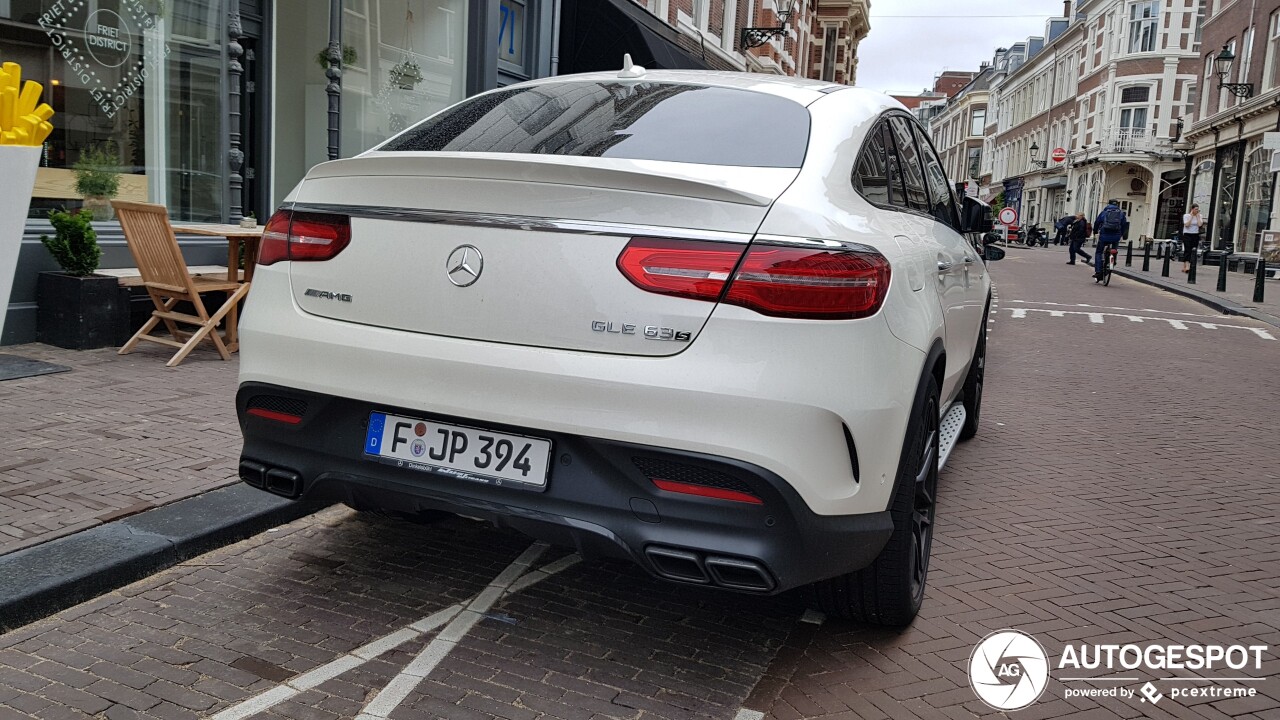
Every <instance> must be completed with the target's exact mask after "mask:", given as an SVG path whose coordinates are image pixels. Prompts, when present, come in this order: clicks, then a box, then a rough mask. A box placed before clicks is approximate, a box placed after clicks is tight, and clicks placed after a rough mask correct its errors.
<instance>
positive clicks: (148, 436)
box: [0, 345, 240, 554]
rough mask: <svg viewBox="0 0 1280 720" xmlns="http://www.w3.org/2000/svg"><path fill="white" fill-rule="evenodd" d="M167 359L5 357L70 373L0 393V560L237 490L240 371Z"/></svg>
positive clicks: (203, 357) (28, 348)
mask: <svg viewBox="0 0 1280 720" xmlns="http://www.w3.org/2000/svg"><path fill="white" fill-rule="evenodd" d="M164 350H165V349H164V348H160V347H143V348H140V349H139V350H138V351H137V352H134V353H132V354H130V355H125V356H118V355H116V351H115V349H113V348H104V349H102V350H89V351H84V352H76V351H72V350H62V349H59V348H55V347H51V346H48V345H19V346H16V347H5V348H4V351H5V352H6V353H10V354H13V355H19V356H22V357H25V358H29V359H32V360H43V361H45V362H51V363H55V364H59V365H66V366H70V367H71V368H72V371H71V372H64V373H59V374H56V375H41V376H37V377H31V378H22V379H18V380H6V381H4V382H0V407H3V408H4V412H3V413H0V554H3V553H7V552H11V551H13V550H17V549H18V548H22V547H26V546H28V545H34V544H36V543H40V542H44V541H46V540H51V539H53V538H55V537H58V536H60V535H65V534H67V533H70V532H75V531H77V530H83V529H85V528H87V527H92V526H94V525H97V524H99V523H102V522H105V521H109V520H111V519H114V518H117V517H121V516H123V515H129V514H132V513H135V512H141V511H143V510H146V509H148V508H151V507H155V506H158V505H164V504H166V503H170V502H173V501H174V500H180V499H182V498H184V497H189V496H191V495H195V494H197V493H201V492H205V491H207V490H212V489H214V488H216V487H221V486H223V485H227V484H229V483H232V482H236V481H237V479H236V477H235V464H236V459H237V458H238V457H239V456H240V431H239V428H238V427H237V426H236V421H235V406H234V397H235V378H236V365H237V362H236V360H235V359H234V358H233V359H232V361H231V362H223V361H222V360H220V359H218V356H217V355H216V354H214V353H213V352H206V351H200V352H196V353H194V354H193V355H192V356H191V359H190V360H189V361H188V362H186V363H184V364H183V365H182V366H181V367H178V368H166V367H165V366H164V360H165V357H166V355H165V352H164Z"/></svg>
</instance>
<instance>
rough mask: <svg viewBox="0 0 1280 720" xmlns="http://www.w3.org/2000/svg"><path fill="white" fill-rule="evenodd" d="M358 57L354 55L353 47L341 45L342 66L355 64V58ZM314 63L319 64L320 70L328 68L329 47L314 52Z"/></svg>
mask: <svg viewBox="0 0 1280 720" xmlns="http://www.w3.org/2000/svg"><path fill="white" fill-rule="evenodd" d="M358 59H359V57H358V56H357V55H356V49H355V47H353V46H351V45H343V46H342V64H343V66H344V67H345V66H347V65H355V64H356V60H358ZM316 64H317V65H319V66H320V69H321V70H328V69H329V48H325V49H323V50H321V51H320V52H318V53H316Z"/></svg>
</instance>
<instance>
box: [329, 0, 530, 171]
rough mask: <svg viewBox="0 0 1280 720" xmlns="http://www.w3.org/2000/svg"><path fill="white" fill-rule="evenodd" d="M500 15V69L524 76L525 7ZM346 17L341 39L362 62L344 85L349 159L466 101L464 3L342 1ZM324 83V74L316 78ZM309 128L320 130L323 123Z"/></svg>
mask: <svg viewBox="0 0 1280 720" xmlns="http://www.w3.org/2000/svg"><path fill="white" fill-rule="evenodd" d="M499 11H500V20H502V25H501V27H500V29H499V32H500V35H501V41H502V42H501V47H499V48H497V51H498V53H499V61H500V63H499V64H500V65H501V66H502V67H504V68H506V69H510V68H513V67H514V68H523V64H524V61H523V58H524V55H525V45H526V42H525V36H524V35H525V33H524V29H525V17H526V16H527V13H526V10H525V3H523V2H520V1H519V0H502V1H501V3H500V6H499ZM343 13H344V15H343V34H344V37H345V38H346V42H348V43H349V44H351V45H352V46H353V47H354V49H355V54H356V58H357V59H356V62H354V63H351V68H350V69H349V70H348V71H346V72H344V73H343V77H342V146H341V147H342V154H343V155H344V156H351V155H356V154H358V153H361V152H364V151H365V150H368V149H369V148H371V147H373V146H375V145H377V144H379V143H381V142H383V141H384V140H386V139H387V138H389V137H391V136H392V135H395V134H396V133H398V132H401V131H402V130H405V129H406V128H408V127H410V126H412V125H413V124H415V123H417V122H418V121H420V120H422V119H423V118H426V117H427V116H429V115H433V114H435V113H436V112H437V111H439V110H443V109H444V108H446V107H448V106H449V105H452V104H453V103H455V102H457V101H458V100H461V99H462V98H463V97H464V96H465V87H464V85H465V79H466V62H465V58H466V54H465V42H466V39H465V31H466V22H467V4H466V2H465V0H407V1H406V0H344V8H343ZM517 61H518V62H517ZM323 80H324V77H323V73H322V74H321V75H320V77H318V78H315V81H316V82H317V83H320V82H323ZM319 90H320V92H321V93H323V86H321V87H320V88H319ZM309 122H318V123H321V124H323V123H325V118H324V117H318V118H314V119H313V120H309Z"/></svg>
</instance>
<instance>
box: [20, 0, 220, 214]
mask: <svg viewBox="0 0 1280 720" xmlns="http://www.w3.org/2000/svg"><path fill="white" fill-rule="evenodd" d="M224 37H226V12H225V8H224V6H223V3H221V2H218V1H217V0H170V1H168V2H157V1H156V0H86V1H76V0H7V1H6V2H2V3H0V59H3V60H5V61H13V62H17V63H20V64H21V65H22V67H23V75H24V79H28V80H35V81H37V82H39V83H41V84H42V85H43V86H44V94H43V96H42V97H43V100H44V101H45V102H48V103H49V104H50V105H51V106H52V107H53V109H54V111H55V113H57V114H56V115H55V116H54V132H53V134H52V135H51V136H50V137H49V139H48V141H47V142H46V143H45V147H44V155H43V157H42V159H41V163H40V164H41V167H40V170H39V175H38V177H37V180H36V192H35V197H34V198H33V200H32V203H31V214H32V216H33V217H43V216H44V215H45V214H46V213H47V212H48V211H49V210H50V209H54V208H64V207H65V208H77V207H81V206H82V205H83V202H84V198H83V197H82V196H81V195H80V194H79V193H77V192H76V189H75V173H74V167H75V165H76V163H77V162H81V161H83V160H86V159H88V158H92V157H95V156H97V157H99V158H105V159H104V160H102V162H104V163H105V164H106V165H107V167H109V168H111V169H114V170H115V171H117V172H119V173H120V174H121V182H120V190H119V194H118V195H117V196H116V197H117V198H118V199H122V200H144V201H150V202H157V203H162V204H164V205H166V206H168V208H169V211H170V215H171V216H172V217H174V218H175V219H180V220H221V219H222V215H223V211H224V204H225V201H224V196H225V193H224V189H225V187H226V176H227V170H226V162H225V155H224V153H223V152H222V139H223V138H225V137H226V132H225V128H224V120H223V112H222V108H223V106H224V98H225V92H224V87H223V82H222V70H223V68H224V67H225V53H226V48H225V46H224V43H223V42H222V38H224Z"/></svg>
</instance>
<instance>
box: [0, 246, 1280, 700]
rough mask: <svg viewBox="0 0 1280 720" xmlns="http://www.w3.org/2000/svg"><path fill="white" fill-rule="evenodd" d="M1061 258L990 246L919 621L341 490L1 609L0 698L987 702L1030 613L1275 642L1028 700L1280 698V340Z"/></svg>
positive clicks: (1074, 633) (1144, 636) (1109, 637)
mask: <svg viewBox="0 0 1280 720" xmlns="http://www.w3.org/2000/svg"><path fill="white" fill-rule="evenodd" d="M1062 263H1063V258H1061V257H1060V256H1059V253H1056V252H1049V251H1042V250H1021V249H1016V248H1015V249H1012V250H1011V251H1010V254H1009V257H1008V258H1007V259H1006V260H1005V261H1003V262H1002V263H1000V264H998V265H996V266H995V267H994V269H993V274H994V276H995V278H996V281H997V283H998V287H997V292H998V294H999V303H998V307H997V308H996V309H995V310H994V312H993V314H994V317H995V319H994V321H993V323H992V324H991V328H992V331H991V337H990V339H991V348H990V363H989V369H988V389H987V394H986V400H985V407H984V410H983V428H982V430H981V432H980V433H979V435H978V437H977V438H975V439H974V440H973V441H971V442H969V443H967V444H964V445H961V446H960V447H959V448H958V449H957V450H956V452H955V453H954V454H953V455H952V459H951V463H950V465H949V466H948V469H947V470H946V471H945V472H944V473H943V475H942V478H941V481H940V516H939V525H938V534H937V536H936V538H935V541H934V556H933V565H932V572H931V574H930V585H929V591H928V597H927V599H926V602H925V607H924V610H923V611H922V614H921V616H920V617H919V618H918V619H917V620H916V622H915V624H914V625H913V626H912V627H911V628H909V629H908V630H906V631H903V632H888V631H883V630H872V629H868V628H864V627H858V626H853V625H850V624H847V623H841V622H838V621H835V620H830V619H829V620H827V621H826V622H825V623H824V624H821V625H815V624H812V623H809V622H802V621H800V618H801V615H802V613H803V612H804V611H805V605H804V602H803V598H802V597H798V596H786V597H782V598H774V599H760V598H752V597H744V596H738V595H730V594H725V593H719V592H711V591H700V590H697V589H692V588H687V587H682V586H676V585H671V584H667V583H662V582H657V581H654V580H651V579H649V578H648V577H646V576H645V575H643V574H642V573H641V572H639V571H638V570H637V569H635V568H633V567H630V566H628V565H625V564H615V563H601V562H582V563H575V562H574V560H575V556H571V555H566V554H565V553H566V551H565V550H561V549H555V548H551V549H548V550H546V551H545V553H544V554H542V555H541V557H538V558H536V559H531V560H529V563H530V565H531V568H532V569H530V568H526V567H525V566H524V565H521V564H519V562H518V558H522V557H523V558H528V557H530V553H531V551H530V546H531V542H530V541H529V540H527V539H524V538H522V537H520V536H516V535H511V534H507V533H503V532H498V531H495V530H492V529H489V528H487V527H485V526H483V525H481V524H479V523H475V522H473V521H469V520H464V519H450V520H446V521H442V522H440V523H437V524H435V525H430V526H424V525H413V524H408V523H404V522H401V521H395V520H391V519H387V518H383V517H379V516H366V515H362V514H358V513H354V512H351V511H349V510H346V509H330V510H326V511H324V512H321V513H319V514H317V515H313V516H311V517H309V518H305V519H303V520H300V521H297V522H295V523H292V524H290V525H287V526H284V527H282V528H279V529H278V530H276V531H273V532H267V533H262V534H260V535H258V536H256V537H254V538H252V539H250V540H247V541H244V542H241V543H238V544H235V545H231V546H228V547H226V548H223V549H221V550H218V551H215V552H212V553H209V554H206V555H204V556H201V557H199V558H196V559H193V560H191V561H188V562H185V563H182V564H181V565H178V566H176V567H174V568H171V569H169V570H166V571H164V572H161V573H159V574H157V575H155V576H153V577H151V578H148V579H147V580H144V581H142V582H140V583H136V584H134V585H131V586H129V587H127V588H124V589H122V590H120V591H117V592H114V593H111V594H108V595H106V596H103V597H101V598H99V599H97V600H94V601H91V602H89V603H86V604H84V605H81V606H79V607H76V608H73V609H71V610H68V611H65V612H63V613H61V614H59V615H57V616H54V617H51V618H48V619H46V620H43V621H40V622H37V623H34V624H32V625H30V626H27V627H25V628H22V629H20V630H17V631H14V632H11V633H9V634H7V635H0V717H2V718H8V717H11V716H12V717H38V718H45V719H52V718H82V717H101V718H111V719H112V720H119V719H121V718H135V717H141V718H192V717H215V718H218V719H219V720H229V719H230V718H231V717H256V718H352V717H357V716H358V714H359V713H361V712H362V711H363V712H367V713H370V716H378V713H383V714H382V715H381V716H382V717H392V718H397V719H399V720H408V719H409V718H436V717H444V718H493V717H501V718H511V719H513V720H514V719H525V718H528V719H529V720H539V719H540V718H578V717H582V718H593V717H595V718H606V717H608V718H628V719H631V720H640V719H642V718H670V719H672V720H674V719H677V718H718V719H720V720H731V719H732V718H736V717H744V718H746V717H757V715H755V714H751V713H740V710H741V709H742V708H743V707H746V708H748V709H750V710H755V711H760V712H763V713H765V714H766V716H767V717H772V718H777V719H778V720H785V719H789V718H798V717H828V718H841V719H844V718H869V719H871V718H894V719H895V720H897V719H899V718H966V717H974V716H995V715H999V714H1000V713H996V712H995V711H993V710H991V709H990V708H988V707H987V706H985V705H983V704H982V703H981V702H980V701H978V700H977V699H976V697H975V695H974V693H973V691H972V690H971V689H970V688H969V684H968V679H967V677H966V671H965V666H966V664H967V661H968V658H969V656H970V653H971V652H972V650H973V647H974V645H975V643H976V642H978V640H980V639H981V638H982V637H983V636H984V635H986V634H987V633H989V632H992V631H994V630H997V629H1001V628H1016V629H1020V630H1023V631H1025V632H1029V633H1032V634H1034V635H1035V636H1036V637H1037V638H1038V639H1039V640H1040V642H1041V643H1042V644H1043V645H1044V646H1045V649H1046V650H1047V651H1048V653H1049V655H1050V657H1051V658H1056V657H1057V656H1058V655H1059V654H1060V653H1061V651H1062V648H1063V646H1064V645H1065V644H1066V643H1069V642H1070V643H1095V642H1096V643H1128V642H1133V643H1138V644H1146V643H1150V642H1157V641H1158V642H1164V641H1171V642H1177V643H1183V644H1210V643H1223V644H1234V643H1244V644H1262V645H1268V646H1269V647H1270V649H1269V650H1268V651H1267V659H1266V662H1265V663H1264V666H1263V672H1262V673H1261V675H1264V676H1268V679H1267V680H1265V681H1262V682H1254V683H1246V682H1243V681H1234V682H1231V683H1223V686H1229V687H1252V688H1255V689H1256V691H1257V694H1256V695H1255V696H1253V697H1245V698H1233V699H1219V700H1212V701H1209V700H1200V699H1195V700H1188V699H1175V698H1173V697H1170V695H1171V690H1172V689H1173V688H1174V687H1175V686H1176V685H1177V684H1176V683H1174V682H1170V681H1168V680H1167V679H1163V678H1166V677H1168V676H1169V675H1174V674H1182V675H1187V674H1189V673H1186V672H1181V673H1179V672H1175V671H1170V672H1169V673H1167V674H1165V675H1158V676H1157V675H1151V674H1149V673H1146V672H1145V671H1142V670H1139V671H1136V673H1137V674H1139V675H1141V676H1142V679H1141V682H1133V683H1127V684H1126V687H1131V688H1133V689H1136V688H1137V687H1138V686H1140V685H1141V684H1142V682H1145V681H1147V680H1156V681H1157V686H1158V688H1159V689H1160V691H1161V692H1163V693H1164V694H1165V696H1166V697H1164V698H1163V699H1162V700H1160V701H1159V702H1158V704H1155V705H1152V704H1149V703H1143V702H1140V701H1139V700H1138V699H1102V700H1093V699H1079V698H1073V699H1069V700H1068V699H1064V693H1065V691H1066V689H1067V688H1068V687H1073V688H1074V687H1082V686H1084V685H1085V683H1081V682H1073V681H1063V680H1061V679H1060V678H1061V677H1063V676H1064V675H1063V673H1062V672H1059V671H1055V674H1054V677H1055V679H1054V680H1051V681H1050V682H1049V685H1048V688H1047V689H1046V691H1045V693H1044V695H1043V696H1042V697H1041V698H1040V699H1039V701H1038V702H1036V703H1035V704H1034V705H1032V706H1031V707H1030V708H1029V709H1027V710H1024V711H1021V712H1019V713H1016V714H1015V715H1014V717H1017V718H1020V719H1026V720H1040V719H1042V718H1057V717H1071V718H1110V717H1124V718H1127V717H1140V716H1150V717H1189V718H1226V717H1235V718H1247V719H1250V720H1257V719H1261V718H1270V719H1272V720H1275V719H1276V718H1280V680H1278V679H1277V675H1280V662H1278V661H1277V660H1275V649H1274V648H1275V647H1276V646H1277V645H1280V542H1278V540H1277V523H1280V521H1277V519H1276V518H1277V517H1278V516H1280V494H1277V492H1276V487H1277V484H1278V483H1280V451H1278V450H1277V448H1276V446H1275V445H1274V435H1275V420H1276V418H1277V414H1278V413H1277V401H1278V400H1280V395H1278V394H1277V393H1276V392H1275V391H1274V389H1272V387H1271V385H1270V384H1269V383H1271V380H1270V376H1271V375H1274V374H1275V370H1276V369H1280V363H1278V362H1277V357H1280V340H1277V339H1275V333H1274V329H1273V328H1269V326H1265V325H1262V324H1261V323H1257V322H1254V321H1252V320H1249V319H1247V318H1239V317H1224V316H1220V315H1214V314H1213V313H1212V312H1210V311H1207V310H1206V308H1204V307H1203V306H1201V305H1198V304H1196V303H1194V302H1191V301H1189V300H1184V299H1181V298H1176V297H1172V296H1169V295H1166V294H1162V293H1161V292H1160V291H1158V290H1155V289H1153V288H1150V287H1148V286H1144V285H1141V284H1139V283H1136V282H1132V281H1128V280H1124V279H1120V278H1117V279H1115V280H1114V281H1113V282H1112V285H1111V286H1110V287H1108V288H1102V287H1097V286H1095V285H1094V284H1093V282H1092V280H1090V279H1089V278H1088V270H1086V269H1084V268H1081V267H1075V268H1069V267H1066V266H1065V265H1063V264H1062ZM204 367H205V366H203V365H201V366H200V369H201V370H203V369H204ZM223 367H229V366H223ZM219 369H220V368H219ZM54 377H62V378H68V377H71V375H69V374H68V375H62V376H54ZM228 377H229V376H228ZM139 382H141V381H139ZM210 384H211V385H213V384H214V383H213V382H210ZM0 389H5V388H3V386H0ZM140 392H141V390H140V389H138V388H135V389H134V390H133V394H134V395H137V394H139V393H140ZM188 401H190V398H188ZM182 407H183V408H184V409H183V410H181V411H175V412H177V413H178V414H182V413H184V412H191V411H190V410H189V409H187V408H189V407H191V406H189V405H183V406H182ZM210 412H211V413H212V412H227V414H228V416H229V408H227V409H226V410H218V409H216V408H215V410H214V411H210ZM194 417H196V418H201V417H203V418H208V419H209V421H210V422H211V423H212V419H213V417H214V416H213V415H212V414H207V415H200V414H195V416H194ZM224 424H225V427H222V428H220V433H227V432H234V423H233V422H232V421H230V420H229V419H228V420H226V421H224ZM219 436H220V437H225V436H223V435H221V434H220V435H219ZM206 452H207V451H206ZM226 467H227V468H230V464H229V463H228V464H227V465H226ZM537 550H538V548H534V549H533V551H532V552H534V553H536V551H537ZM539 569H541V570H542V571H541V572H540V571H539ZM517 575H518V576H519V579H514V578H515V577H516V576H517ZM503 578H505V579H503ZM486 585H488V588H487V589H486ZM473 598H474V600H473ZM468 603H470V605H468ZM459 604H461V605H459ZM461 606H467V607H469V608H470V609H463V608H462V607H461ZM471 623H475V624H474V628H471V629H470V631H469V632H467V628H468V627H470V625H471ZM1104 672H1105V671H1101V670H1092V671H1091V670H1083V671H1080V674H1081V675H1101V674H1103V673H1104ZM1201 674H1202V675H1204V676H1214V675H1220V673H1217V672H1216V671H1215V672H1204V673H1201ZM1232 675H1233V676H1236V675H1257V673H1256V672H1254V671H1252V670H1249V669H1246V670H1242V671H1233V672H1232ZM393 701H394V702H393ZM254 712H256V713H257V714H253V713H254ZM6 713H7V714H6Z"/></svg>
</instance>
